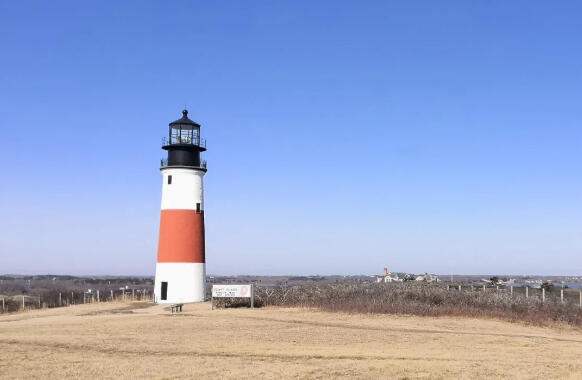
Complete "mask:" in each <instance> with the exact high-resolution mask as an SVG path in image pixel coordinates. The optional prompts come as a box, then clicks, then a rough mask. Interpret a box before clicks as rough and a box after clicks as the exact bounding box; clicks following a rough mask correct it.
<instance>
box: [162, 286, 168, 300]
mask: <svg viewBox="0 0 582 380" xmlns="http://www.w3.org/2000/svg"><path fill="white" fill-rule="evenodd" d="M167 299H168V283H167V282H162V301H165V300H167Z"/></svg>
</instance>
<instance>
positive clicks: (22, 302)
mask: <svg viewBox="0 0 582 380" xmlns="http://www.w3.org/2000/svg"><path fill="white" fill-rule="evenodd" d="M22 310H24V294H23V295H22Z"/></svg>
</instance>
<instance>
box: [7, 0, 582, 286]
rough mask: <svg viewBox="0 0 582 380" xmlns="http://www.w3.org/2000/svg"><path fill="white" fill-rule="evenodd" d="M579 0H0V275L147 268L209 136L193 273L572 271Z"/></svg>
mask: <svg viewBox="0 0 582 380" xmlns="http://www.w3.org/2000/svg"><path fill="white" fill-rule="evenodd" d="M581 13H582V5H580V3H579V2H574V1H572V2H558V3H551V2H543V1H512V2H502V1H495V2H489V1H488V2H486V1H445V2H434V1H425V2H423V1H408V2H386V1H378V2H373V1H366V2H356V1H353V2H348V1H345V2H343V1H329V2H325V1H321V2H311V1H293V2H286V3H283V2H269V1H265V2H255V1H252V2H251V1H248V2H220V4H218V3H214V4H209V3H208V2H189V1H184V2H172V4H163V3H161V2H154V1H152V2H145V1H135V2H124V3H123V4H119V2H97V3H95V2H93V3H86V2H54V3H52V2H51V3H48V2H37V3H34V2H26V1H22V2H10V1H4V2H1V3H0V48H1V50H0V52H1V53H0V54H1V59H0V128H1V132H2V133H1V136H2V141H3V143H2V149H1V150H0V159H1V162H3V163H4V169H3V171H4V172H3V179H2V181H1V182H0V209H1V210H2V218H1V219H0V231H1V233H0V273H63V274H65V273H67V274H141V275H153V273H154V269H155V259H156V249H157V233H158V226H159V212H160V211H159V208H160V196H161V176H160V173H159V170H158V169H159V159H160V158H161V157H162V156H163V151H162V150H161V149H160V143H161V137H162V136H164V135H165V134H166V132H167V124H168V123H169V122H170V121H172V120H174V119H176V118H178V117H180V112H181V110H182V109H183V108H184V106H185V105H186V106H187V108H188V109H189V110H190V116H191V118H192V119H194V120H196V121H197V122H199V123H200V124H202V135H203V137H205V138H206V139H207V140H208V152H207V153H206V154H205V158H206V159H207V160H208V168H209V170H208V174H207V175H206V177H205V180H206V182H205V186H206V189H205V190H206V194H205V198H206V230H207V263H208V266H207V271H208V272H209V273H211V274H247V273H248V274H332V273H334V274H360V273H379V272H380V271H381V268H382V267H383V266H388V267H389V268H390V269H391V270H394V271H406V272H416V273H418V272H425V271H429V272H436V273H450V272H451V271H453V272H455V273H474V274H481V273H513V274H582V255H581V253H582V233H581V231H582V218H581V216H582V203H581V195H582V180H581V176H580V167H581V164H582V158H581V155H580V152H582V149H581V148H582V125H581V121H582V107H581V106H580V96H581V93H580V89H581V88H582V46H581V45H582V39H581V38H580V37H581V36H582V21H581V19H580V17H579V16H580V14H581Z"/></svg>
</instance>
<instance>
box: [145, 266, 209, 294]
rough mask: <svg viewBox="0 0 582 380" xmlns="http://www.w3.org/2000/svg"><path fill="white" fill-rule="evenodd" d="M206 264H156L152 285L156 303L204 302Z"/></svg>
mask: <svg viewBox="0 0 582 380" xmlns="http://www.w3.org/2000/svg"><path fill="white" fill-rule="evenodd" d="M205 266H206V264H204V263H157V264H156V280H155V284H154V301H155V302H156V303H188V302H204V300H205V296H206V268H205Z"/></svg>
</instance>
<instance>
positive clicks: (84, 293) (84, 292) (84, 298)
mask: <svg viewBox="0 0 582 380" xmlns="http://www.w3.org/2000/svg"><path fill="white" fill-rule="evenodd" d="M84 303H85V291H84V290H83V304H84Z"/></svg>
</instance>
